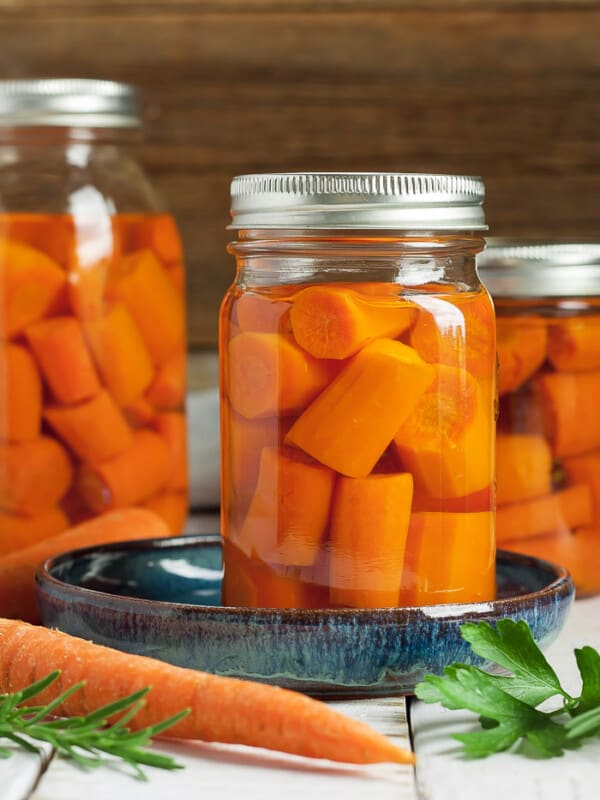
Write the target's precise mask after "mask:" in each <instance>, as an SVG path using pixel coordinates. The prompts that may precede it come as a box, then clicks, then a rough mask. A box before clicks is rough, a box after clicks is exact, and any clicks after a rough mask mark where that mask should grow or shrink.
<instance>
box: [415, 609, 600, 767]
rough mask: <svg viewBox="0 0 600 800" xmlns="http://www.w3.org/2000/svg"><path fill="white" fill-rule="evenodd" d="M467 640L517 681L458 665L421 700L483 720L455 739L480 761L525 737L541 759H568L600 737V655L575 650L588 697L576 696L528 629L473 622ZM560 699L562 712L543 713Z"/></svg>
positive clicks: (419, 691)
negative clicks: (568, 752)
mask: <svg viewBox="0 0 600 800" xmlns="http://www.w3.org/2000/svg"><path fill="white" fill-rule="evenodd" d="M461 634H462V637H463V639H466V640H467V641H468V642H469V644H470V645H471V649H472V651H473V652H474V653H476V654H477V655H478V656H481V657H482V658H486V659H488V660H489V661H491V662H494V663H495V664H496V665H498V666H500V667H502V668H503V669H504V670H506V671H508V672H509V673H511V674H510V675H490V674H488V673H487V672H483V671H482V670H481V669H479V668H477V667H474V666H469V665H467V664H452V665H451V666H449V667H446V668H445V670H444V673H445V674H444V675H443V676H440V675H428V676H427V677H426V678H425V680H424V681H422V682H421V683H419V684H418V685H417V687H416V689H415V694H416V695H417V697H418V698H419V699H420V700H423V701H424V702H426V703H441V704H442V705H443V706H445V708H449V709H454V710H457V709H468V710H469V711H474V712H475V713H476V714H478V715H479V719H480V722H481V726H482V730H479V731H473V732H470V733H463V734H454V738H455V739H457V740H458V741H460V742H461V743H462V745H463V747H464V750H465V753H466V754H467V755H469V756H471V757H473V758H481V757H483V756H489V755H492V754H493V753H498V752H501V751H502V750H507V749H508V748H510V747H512V746H513V745H515V744H517V742H520V741H521V740H522V739H525V740H526V741H527V743H528V745H529V748H530V749H531V750H533V752H535V754H536V755H538V756H540V755H541V756H543V757H550V756H558V755H562V753H563V752H564V751H565V750H566V749H571V748H573V747H577V746H579V744H580V743H581V741H582V740H583V739H584V738H585V737H588V736H599V735H600V653H599V652H598V651H597V650H595V649H594V648H593V647H582V648H581V649H579V650H575V659H576V661H577V666H578V668H579V673H580V675H581V681H582V685H581V695H580V696H579V697H572V696H571V695H570V694H569V693H568V692H566V691H565V690H564V689H563V687H562V686H561V683H560V680H559V678H558V676H557V675H556V673H555V672H554V670H553V669H552V667H551V666H550V664H549V663H548V661H547V660H546V658H545V656H544V655H543V653H542V652H541V650H540V649H539V648H538V646H537V645H536V643H535V642H534V640H533V637H532V635H531V631H530V630H529V627H528V625H527V623H525V622H523V621H519V622H515V621H513V620H511V619H502V620H500V621H499V622H498V623H497V625H496V627H495V628H492V626H491V625H489V624H488V623H487V622H479V623H466V624H464V625H462V626H461ZM556 697H558V698H559V703H558V707H557V708H555V709H554V710H552V711H542V710H540V709H539V708H538V706H539V705H540V703H542V702H544V701H546V700H549V699H550V698H556Z"/></svg>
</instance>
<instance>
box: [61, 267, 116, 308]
mask: <svg viewBox="0 0 600 800" xmlns="http://www.w3.org/2000/svg"><path fill="white" fill-rule="evenodd" d="M111 262H112V259H110V258H103V259H99V260H95V261H93V262H91V263H89V264H82V263H80V262H79V260H78V259H74V261H73V263H72V264H71V265H70V266H69V272H68V275H67V280H68V294H69V304H70V307H71V309H72V310H73V313H74V314H75V316H76V317H78V319H79V320H81V322H87V321H92V320H98V319H101V318H102V317H103V316H104V314H105V312H106V300H105V293H106V288H107V285H108V278H109V274H110V270H111Z"/></svg>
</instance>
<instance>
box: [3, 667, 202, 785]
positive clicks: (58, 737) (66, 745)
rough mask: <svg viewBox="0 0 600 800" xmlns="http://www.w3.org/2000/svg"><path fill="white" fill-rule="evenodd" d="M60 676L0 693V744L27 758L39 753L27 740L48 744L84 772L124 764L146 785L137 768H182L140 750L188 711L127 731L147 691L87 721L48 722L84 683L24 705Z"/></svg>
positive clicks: (111, 705) (5, 753)
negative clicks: (16, 748)
mask: <svg viewBox="0 0 600 800" xmlns="http://www.w3.org/2000/svg"><path fill="white" fill-rule="evenodd" d="M59 675H60V671H59V670H57V671H55V672H51V673H50V674H49V675H47V676H46V677H45V678H42V680H40V681H36V682H35V683H32V684H31V685H30V686H27V687H26V688H25V689H22V690H21V691H19V692H13V693H8V694H0V739H8V740H10V741H11V742H13V743H14V744H17V745H19V747H22V748H23V749H24V750H27V751H29V752H32V753H38V752H39V750H38V748H37V747H36V746H35V745H34V744H32V743H31V742H30V741H29V739H34V740H38V741H42V742H48V743H49V744H50V745H52V747H53V748H54V749H55V751H56V752H57V753H58V754H59V755H61V756H63V757H66V758H68V759H71V760H72V761H74V762H75V763H76V764H77V765H78V766H79V767H82V768H83V769H88V768H91V767H99V766H101V765H105V764H111V763H115V761H116V762H117V763H119V762H123V763H125V764H127V765H128V766H129V767H131V769H132V770H133V773H134V776H135V777H137V778H139V779H141V780H147V775H146V773H145V772H144V770H143V769H142V767H141V766H140V765H142V764H143V765H145V766H151V767H158V768H160V769H182V765H181V764H178V763H177V762H176V761H175V759H173V758H171V756H166V755H163V754H162V753H155V752H153V751H151V750H147V749H145V748H147V747H148V745H150V744H151V740H152V737H153V736H156V735H158V734H159V733H162V732H163V731H164V730H166V729H167V728H170V727H171V726H172V725H174V724H175V723H176V722H179V720H180V719H182V718H183V717H185V716H186V715H187V714H188V713H189V709H184V710H183V711H180V712H179V714H175V716H173V717H170V718H169V719H166V720H164V721H163V722H159V723H157V724H156V725H150V726H148V727H147V728H144V729H143V730H140V731H130V730H129V729H128V728H127V727H126V726H127V723H128V722H129V721H130V720H131V719H132V717H134V716H135V715H136V714H137V713H138V711H139V710H140V709H141V708H142V706H143V705H144V702H145V701H144V697H145V695H146V694H147V693H148V692H149V691H150V687H147V688H145V689H141V690H140V691H138V692H135V693H134V694H131V695H129V696H128V697H123V698H122V699H120V700H117V701H115V702H114V703H109V704H108V705H105V706H103V707H102V708H99V709H98V710H97V711H94V712H92V713H91V714H88V715H87V716H82V717H69V718H62V717H58V718H56V717H51V715H52V713H53V711H54V710H55V709H56V708H57V707H58V706H59V705H60V704H61V703H63V702H64V701H65V700H66V699H67V698H68V697H70V696H71V695H72V694H74V693H75V692H77V691H80V690H81V689H82V688H83V686H84V683H85V682H84V681H82V682H81V683H77V684H75V685H74V686H71V687H70V688H69V689H67V690H66V691H65V692H63V693H62V694H61V695H60V696H59V697H57V698H55V699H54V700H52V702H50V703H48V704H47V705H43V706H35V705H23V703H26V702H27V701H29V700H30V699H31V698H34V697H36V696H37V695H38V694H40V693H41V692H43V691H44V689H46V688H47V687H48V686H50V685H51V684H52V683H54V681H56V680H57V678H58V677H59ZM115 714H120V715H121V716H120V717H119V718H118V719H117V721H116V722H113V723H111V724H110V725H109V724H108V720H109V719H111V718H112V717H114V716H115ZM24 737H27V738H24ZM10 755H12V751H11V750H10V749H9V748H8V747H3V746H1V745H0V758H8V757H9V756H10ZM107 756H109V757H108V758H107Z"/></svg>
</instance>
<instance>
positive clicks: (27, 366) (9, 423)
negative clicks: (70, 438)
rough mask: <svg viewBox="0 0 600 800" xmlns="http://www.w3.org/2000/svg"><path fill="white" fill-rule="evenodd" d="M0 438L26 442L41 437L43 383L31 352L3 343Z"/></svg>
mask: <svg viewBox="0 0 600 800" xmlns="http://www.w3.org/2000/svg"><path fill="white" fill-rule="evenodd" d="M0 387H1V388H0V439H6V440H8V441H10V442H25V441H28V440H30V439H35V438H36V437H38V436H39V435H40V425H41V420H42V382H41V379H40V375H39V371H38V368H37V365H36V363H35V361H34V360H33V357H32V356H31V353H30V352H29V351H28V350H27V349H26V348H25V347H21V346H20V345H16V344H8V343H2V344H0Z"/></svg>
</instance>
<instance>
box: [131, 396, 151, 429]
mask: <svg viewBox="0 0 600 800" xmlns="http://www.w3.org/2000/svg"><path fill="white" fill-rule="evenodd" d="M123 413H124V415H125V419H126V420H127V422H129V424H130V425H131V426H132V427H133V428H147V427H149V426H151V425H152V423H153V421H154V420H155V419H156V415H157V414H158V411H157V409H156V408H155V407H154V406H153V405H152V403H151V402H150V401H149V400H148V399H147V398H146V397H145V396H144V395H141V396H140V397H138V398H137V399H136V400H134V401H133V403H130V404H129V405H128V406H125V408H124V409H123Z"/></svg>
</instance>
